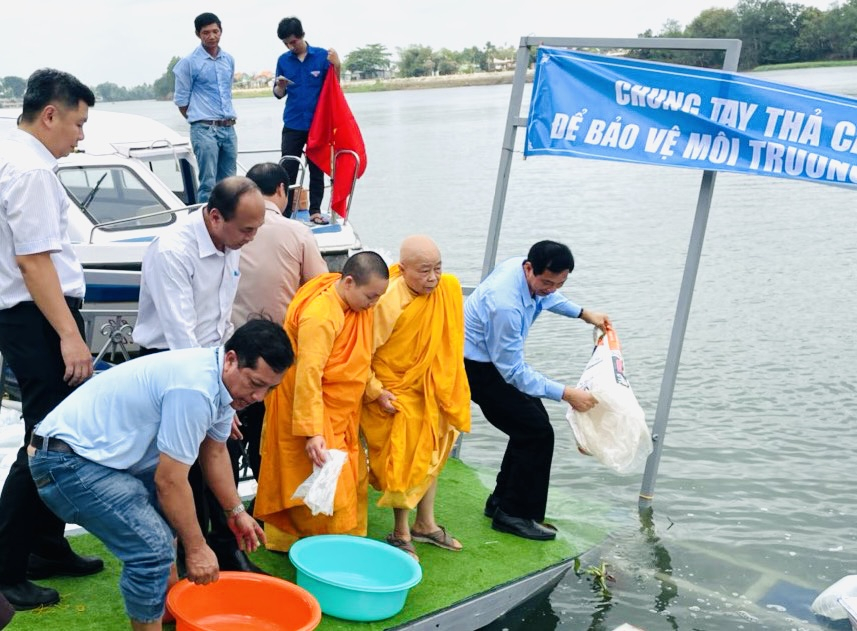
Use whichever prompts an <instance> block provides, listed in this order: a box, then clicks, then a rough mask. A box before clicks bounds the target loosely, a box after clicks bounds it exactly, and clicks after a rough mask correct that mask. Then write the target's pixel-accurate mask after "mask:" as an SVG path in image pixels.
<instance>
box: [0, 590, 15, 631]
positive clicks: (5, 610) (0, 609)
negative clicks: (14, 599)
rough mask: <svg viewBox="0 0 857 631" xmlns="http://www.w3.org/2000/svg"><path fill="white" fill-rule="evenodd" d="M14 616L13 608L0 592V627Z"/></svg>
mask: <svg viewBox="0 0 857 631" xmlns="http://www.w3.org/2000/svg"><path fill="white" fill-rule="evenodd" d="M14 617H15V609H14V607H12V605H10V604H9V601H8V600H6V597H5V596H4V595H3V594H0V629H2V628H4V627H5V626H6V625H8V624H9V623H10V622H12V618H14Z"/></svg>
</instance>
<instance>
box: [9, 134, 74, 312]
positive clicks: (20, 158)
mask: <svg viewBox="0 0 857 631" xmlns="http://www.w3.org/2000/svg"><path fill="white" fill-rule="evenodd" d="M56 169H57V161H56V158H54V156H53V155H52V154H51V152H50V151H48V149H47V147H45V146H44V145H43V144H42V143H41V141H40V140H38V139H37V138H36V137H35V136H33V135H32V134H29V133H27V132H25V131H22V130H20V129H15V130H13V131H12V132H11V133H10V134H9V135H8V136H7V137H5V138H3V139H2V140H0V309H9V308H11V307H14V306H15V305H17V304H18V303H20V302H24V301H29V300H32V299H33V297H32V296H31V295H30V292H29V290H28V289H27V286H26V284H25V283H24V278H23V276H22V275H21V270H20V269H19V267H18V263H17V262H16V260H15V257H16V256H20V255H27V254H40V253H42V252H50V254H51V260H52V261H53V264H54V266H55V267H56V270H57V274H58V276H59V280H60V285H61V286H62V291H63V294H65V295H66V296H69V297H71V298H83V296H84V293H85V292H86V283H85V281H84V279H83V268H82V267H81V265H80V261H79V260H78V258H77V255H76V254H75V253H74V251H73V250H72V247H71V241H70V239H69V236H68V213H69V209H70V207H71V202H70V201H69V199H68V196H67V195H66V193H65V189H64V188H63V187H62V184H61V183H60V181H59V178H57V176H56Z"/></svg>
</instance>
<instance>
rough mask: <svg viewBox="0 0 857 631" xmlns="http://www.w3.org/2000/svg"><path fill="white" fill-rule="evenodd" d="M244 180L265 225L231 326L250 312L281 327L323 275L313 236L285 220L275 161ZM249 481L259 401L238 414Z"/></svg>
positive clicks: (282, 184) (247, 251) (255, 465)
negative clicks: (252, 187)
mask: <svg viewBox="0 0 857 631" xmlns="http://www.w3.org/2000/svg"><path fill="white" fill-rule="evenodd" d="M247 177H248V178H249V179H251V180H253V182H255V184H256V186H258V187H259V190H260V191H261V192H262V197H263V198H264V199H265V223H264V224H262V226H261V227H260V228H259V231H258V232H257V233H256V237H255V238H254V239H253V241H251V242H250V243H248V244H247V245H245V246H244V247H243V248H241V263H240V266H239V270H240V272H241V280H240V281H239V282H238V291H237V293H236V294H235V302H234V303H233V304H232V317H231V319H232V326H234V327H238V326H241V325H242V324H244V322H246V321H247V317H248V316H250V315H251V314H253V313H261V314H264V315H267V316H269V317H270V318H271V319H272V320H273V321H274V322H276V323H277V324H279V325H281V326H282V324H283V320H285V318H286V309H287V308H288V306H289V303H291V301H292V298H294V297H295V293H296V292H297V290H298V288H299V287H300V286H301V285H303V284H304V283H306V282H307V281H308V280H310V279H311V278H315V277H316V276H318V275H319V274H324V273H326V272H327V263H325V261H324V259H323V258H322V256H321V252H320V251H319V249H318V242H316V240H315V237H314V236H313V234H312V231H311V230H310V229H309V228H308V227H307V226H305V225H304V224H302V223H300V222H298V221H292V220H291V219H286V218H285V217H283V210H284V209H285V207H286V201H287V199H288V196H289V192H288V191H289V176H288V174H287V173H286V170H285V169H284V168H283V167H282V166H280V165H279V164H276V163H275V162H263V163H261V164H257V165H254V166H253V167H251V168H250V170H249V171H247ZM238 417H239V419H240V420H241V432H242V433H243V434H244V442H245V445H246V446H247V454H248V456H249V459H250V468H251V469H252V470H253V477H255V478H256V479H257V480H258V479H259V463H260V459H261V455H260V453H259V450H260V447H261V440H262V420H263V419H264V418H265V403H264V402H263V401H259V402H258V403H254V404H253V405H250V406H248V407H246V408H245V409H244V410H242V411H241V412H240V413H239V414H238Z"/></svg>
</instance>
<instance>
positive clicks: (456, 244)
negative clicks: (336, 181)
mask: <svg viewBox="0 0 857 631" xmlns="http://www.w3.org/2000/svg"><path fill="white" fill-rule="evenodd" d="M760 78H763V79H767V80H773V81H780V82H783V83H791V84H795V85H801V86H804V87H809V88H812V89H816V90H821V91H826V92H834V93H839V94H847V95H851V96H854V95H857V73H855V72H854V71H853V68H827V69H814V70H799V71H777V72H770V73H765V74H763V75H760ZM510 90H511V87H510V86H490V87H473V88H450V89H435V90H419V91H401V92H381V93H367V94H352V95H349V96H348V101H349V103H350V105H351V107H352V110H353V111H354V114H355V116H356V118H357V121H358V122H359V124H360V127H361V130H362V132H363V136H364V139H365V141H366V146H367V153H368V168H367V171H366V174H365V175H364V177H363V178H362V179H361V180H360V181H359V182H358V185H357V189H356V192H355V197H354V203H353V207H352V217H351V218H352V221H353V222H354V224H355V226H356V228H357V230H358V231H359V233H360V236H361V238H362V239H363V242H364V245H365V246H366V247H368V248H371V249H377V250H380V251H382V252H385V253H388V254H393V253H395V252H396V250H397V248H398V244H399V242H400V241H401V239H402V238H403V237H404V236H406V235H408V234H412V233H416V232H421V233H426V234H429V235H432V236H433V237H434V238H435V240H436V241H437V242H438V244H439V245H440V247H441V250H442V252H443V255H444V266H445V268H446V271H449V272H452V273H455V274H456V275H458V276H459V278H460V279H461V281H462V282H463V283H464V284H466V285H467V284H469V285H473V284H475V283H476V282H477V281H478V280H479V275H480V270H481V265H482V256H483V250H484V247H485V240H486V230H487V223H488V219H489V216H490V211H491V204H492V200H493V195H494V183H495V180H496V176H497V167H498V163H499V157H500V146H501V140H502V138H503V131H504V123H505V119H506V113H507V109H508V99H509V94H510ZM98 107H99V109H101V108H103V109H112V110H119V111H127V112H132V113H138V114H144V115H147V116H151V117H154V118H157V119H159V120H161V121H163V122H165V123H167V124H169V125H170V126H172V127H174V128H175V129H177V130H179V131H183V132H184V131H186V125H185V124H184V121H183V120H182V119H181V118H180V116H179V114H178V112H177V111H176V109H175V108H174V107H173V106H172V104H170V103H158V102H132V103H119V104H98ZM281 107H282V103H280V102H277V101H275V100H274V99H273V98H270V99H264V98H263V99H248V100H237V101H236V109H237V111H238V116H239V125H238V128H237V129H238V135H239V142H240V146H241V148H242V149H244V150H255V149H268V148H275V147H277V146H278V144H279V129H280V115H281V111H282V110H281ZM522 135H523V134H522V133H520V134H519V139H518V144H519V146H520V144H521V142H522V139H523V138H522ZM272 157H274V156H273V155H272ZM700 179H701V172H697V171H690V170H683V169H674V168H655V167H647V166H637V165H627V164H614V163H609V162H599V161H584V160H577V159H561V158H531V159H528V160H526V161H524V160H523V159H522V156H520V155H518V156H517V157H516V159H515V161H514V163H513V165H512V174H511V183H510V186H509V192H508V196H507V205H506V213H505V220H504V225H503V230H502V233H501V237H500V245H499V258H501V259H502V258H506V257H509V256H514V255H523V254H525V253H526V251H527V249H528V248H529V246H530V245H531V244H532V243H534V242H535V241H537V240H540V239H544V238H552V239H557V240H560V241H563V242H565V243H567V244H568V245H569V246H570V247H571V248H572V251H573V252H574V255H575V259H576V261H577V267H576V269H575V271H574V273H573V274H572V275H571V277H570V280H569V282H568V283H567V284H566V287H565V288H564V290H563V291H564V292H565V293H566V295H568V296H569V297H571V298H572V299H573V300H575V301H577V302H578V303H580V304H582V305H584V306H586V307H588V308H590V309H597V310H604V311H607V312H608V313H609V314H610V315H611V317H612V319H613V321H614V324H615V326H616V330H617V332H618V334H619V336H620V338H621V341H622V345H623V352H624V358H625V362H626V374H627V375H628V377H629V379H630V381H631V384H632V386H633V389H634V392H635V394H636V396H637V399H638V400H639V402H640V404H641V405H642V407H643V409H644V410H645V411H646V415H647V420H648V422H649V424H651V422H652V421H653V419H654V412H655V407H656V404H657V398H658V393H659V388H660V382H661V377H662V373H663V368H664V362H665V357H666V352H667V345H668V341H669V335H670V329H671V326H672V320H673V317H674V312H675V305H676V300H677V296H678V290H679V284H680V281H681V275H682V270H683V266H684V262H685V254H686V249H687V245H688V241H689V236H690V229H691V225H692V220H693V214H694V210H695V206H696V197H697V192H698V187H699V183H700ZM855 195H857V193H855V192H854V191H849V190H845V189H842V188H835V187H829V186H823V185H819V184H813V183H801V182H789V181H785V180H780V179H774V178H765V177H761V176H755V177H752V176H739V175H732V174H720V175H718V177H717V181H716V187H715V192H714V199H713V202H712V208H711V215H710V219H709V223H708V230H707V234H706V239H705V245H704V248H703V256H702V262H701V267H700V271H699V275H698V278H697V283H696V292H695V295H694V299H693V306H692V309H691V314H690V321H689V324H688V328H687V333H686V337H685V344H684V350H683V355H682V361H681V366H680V369H679V374H678V380H677V383H676V388H675V395H674V399H673V405H672V410H671V415H670V421H669V426H668V432H667V434H666V436H665V437H664V439H665V448H664V451H663V457H662V460H661V464H660V469H659V477H658V480H657V486H656V489H655V499H654V512H653V516H652V520H651V523H649V524H648V525H641V521H640V519H639V516H638V512H637V498H638V493H639V490H640V482H641V475H640V474H630V475H623V476H620V475H617V474H614V473H612V472H611V471H609V470H607V469H606V468H604V467H603V466H601V465H599V464H598V463H597V462H595V461H594V460H593V459H591V458H586V457H584V456H581V455H579V454H578V453H577V451H576V449H575V447H574V444H573V439H572V437H571V433H570V430H569V429H568V426H567V424H566V421H565V410H564V408H563V407H562V406H560V405H559V404H555V403H550V402H548V409H549V411H550V412H551V414H552V418H553V421H554V424H555V429H556V433H557V437H558V439H557V448H556V453H555V457H554V468H553V489H552V494H551V503H550V506H549V511H548V512H549V516H551V517H565V518H572V519H582V520H586V519H588V518H590V517H592V519H596V517H594V516H590V515H579V514H578V515H575V514H573V512H574V511H575V510H578V511H579V510H581V509H580V507H581V506H593V507H595V506H598V507H600V508H599V509H598V511H597V512H598V515H599V516H598V517H597V519H598V520H601V522H602V523H603V524H604V526H605V527H606V528H607V529H608V530H609V531H610V532H611V535H610V536H609V537H608V539H607V541H605V542H604V543H603V544H602V545H600V546H599V547H597V548H596V549H594V550H592V551H591V552H590V553H588V554H587V555H586V557H585V558H584V562H585V565H586V564H592V565H597V564H599V563H600V562H602V561H604V562H606V563H608V565H609V570H610V573H611V574H613V575H614V577H615V579H616V581H615V582H614V583H612V584H610V592H609V594H607V595H604V594H602V593H600V592H599V591H598V590H595V589H593V585H592V582H591V580H590V579H589V577H586V576H581V577H578V576H576V575H574V574H573V573H571V572H570V573H569V574H568V575H567V576H566V578H565V579H564V580H563V581H562V582H561V583H560V585H559V586H558V587H557V588H556V589H555V590H554V591H553V592H552V593H551V594H550V595H549V596H548V597H546V598H544V599H541V600H539V601H537V602H535V603H534V604H533V605H532V606H531V607H529V608H527V609H526V610H522V611H516V612H514V613H513V614H512V615H509V616H507V617H506V618H505V619H504V620H502V621H501V622H500V623H497V624H495V625H493V627H492V628H496V629H503V628H506V629H536V630H541V629H555V628H556V629H588V630H591V631H602V630H603V631H608V630H611V629H614V628H615V627H617V626H619V625H620V624H622V623H625V622H627V623H631V624H635V625H637V626H639V627H641V628H643V629H647V630H648V631H657V630H660V629H673V630H682V631H690V630H705V631H715V630H724V631H725V630H730V631H731V630H734V629H806V630H813V629H821V628H826V627H825V626H824V621H823V620H821V619H816V618H815V617H814V616H813V615H812V614H811V613H810V612H809V604H810V603H811V602H812V599H813V598H814V597H815V595H816V594H817V593H818V592H820V591H821V590H823V589H824V588H825V587H827V586H828V585H830V584H832V583H833V582H835V581H836V580H838V579H839V578H841V577H843V576H845V575H848V574H854V573H857V543H855V521H857V520H855V518H857V502H855V500H854V498H855V495H857V489H855V484H854V478H855V476H854V464H853V460H854V458H853V457H852V454H853V451H854V446H855V437H854V436H855V434H854V426H855V423H854V420H855V408H857V387H855V383H854V380H853V379H852V377H853V371H854V366H855V365H857V344H855V329H854V326H853V321H852V320H853V315H852V314H853V312H854V309H855V306H857V300H855V298H854V297H853V296H854V294H853V293H852V292H853V286H854V281H855V278H854V276H855V269H857V260H855V259H857V246H855V236H854V235H855V227H857V226H855V224H857V214H855V208H854V207H855V199H857V198H855ZM325 203H327V200H325ZM590 347H591V330H589V329H588V327H586V326H585V325H583V324H582V323H580V322H579V321H574V320H566V319H565V318H562V317H559V316H553V315H551V314H546V315H544V316H543V317H542V318H540V320H539V322H538V323H537V324H536V326H535V327H534V328H533V330H532V332H531V335H530V339H529V340H528V344H527V356H528V359H529V361H530V363H531V364H532V365H534V366H535V367H536V368H538V369H540V370H543V371H544V372H546V373H547V374H548V375H551V376H552V377H554V378H556V379H558V380H560V381H564V382H575V381H576V380H577V378H578V377H579V375H580V373H581V371H582V370H583V367H584V365H585V364H586V361H587V358H588V354H589V351H590ZM503 444H504V442H503V436H502V435H501V434H499V433H498V432H497V431H496V430H494V429H493V428H492V427H491V426H490V425H488V424H487V423H486V422H485V421H484V420H483V419H482V418H481V417H479V415H478V414H476V415H475V418H474V428H473V432H472V434H471V435H470V436H468V437H467V439H466V440H465V442H464V447H463V451H462V457H463V459H464V460H465V461H468V462H471V463H474V464H476V465H480V466H484V467H485V468H486V469H488V470H496V467H497V466H498V465H499V460H500V457H501V455H502V446H503ZM441 494H442V490H441ZM569 498H573V501H569ZM440 501H442V498H441V500H440ZM593 512H595V509H593ZM465 544H466V542H465ZM836 628H845V627H842V626H839V627H836Z"/></svg>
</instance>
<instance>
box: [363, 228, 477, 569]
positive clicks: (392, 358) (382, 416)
mask: <svg viewBox="0 0 857 631" xmlns="http://www.w3.org/2000/svg"><path fill="white" fill-rule="evenodd" d="M390 278H391V280H390V287H389V288H388V289H387V292H386V293H385V294H384V295H383V296H382V297H381V300H380V301H378V304H377V305H376V306H375V325H374V338H375V339H374V347H375V351H374V355H373V358H372V370H373V377H372V379H370V381H369V384H368V385H367V388H366V399H367V400H368V401H374V403H365V404H364V406H363V411H362V415H361V421H360V423H361V430H362V432H363V434H364V436H365V438H366V444H367V446H368V448H369V468H370V471H369V480H370V481H371V483H372V485H373V486H374V487H375V488H377V489H378V490H380V491H383V494H382V495H381V498H380V499H379V501H378V505H379V506H386V507H389V508H392V509H393V513H394V520H395V527H394V530H393V533H392V534H391V535H389V536H388V537H387V542H388V543H390V544H391V545H394V546H396V547H398V548H401V549H403V550H405V551H406V552H408V553H409V554H411V555H412V556H414V557H416V550H415V548H414V546H413V543H412V540H415V541H422V542H426V543H432V544H434V545H437V546H440V547H442V548H446V549H449V550H460V549H461V544H460V543H459V542H458V541H457V540H456V539H455V538H454V537H452V536H451V535H450V534H449V533H448V532H447V531H446V529H445V528H444V527H442V526H440V525H438V524H437V522H436V521H435V515H434V503H435V494H436V492H437V477H438V475H440V472H441V470H442V469H443V466H444V464H445V463H446V460H447V458H448V456H449V453H450V451H451V449H452V447H453V445H454V444H455V440H456V439H457V437H458V435H459V432H469V431H470V387H469V386H468V383H467V375H466V374H465V372H464V310H463V300H462V292H461V285H459V283H458V280H457V279H456V278H455V277H454V276H451V275H449V274H442V269H441V256H440V251H439V250H438V248H437V245H435V243H434V242H433V241H432V240H431V239H429V238H428V237H425V236H412V237H408V238H407V239H405V240H404V241H403V242H402V245H401V250H400V257H399V264H398V265H394V266H393V268H392V269H391V273H390ZM413 508H416V509H417V514H416V519H415V521H414V524H413V526H409V525H408V516H409V513H410V510H411V509H413Z"/></svg>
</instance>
